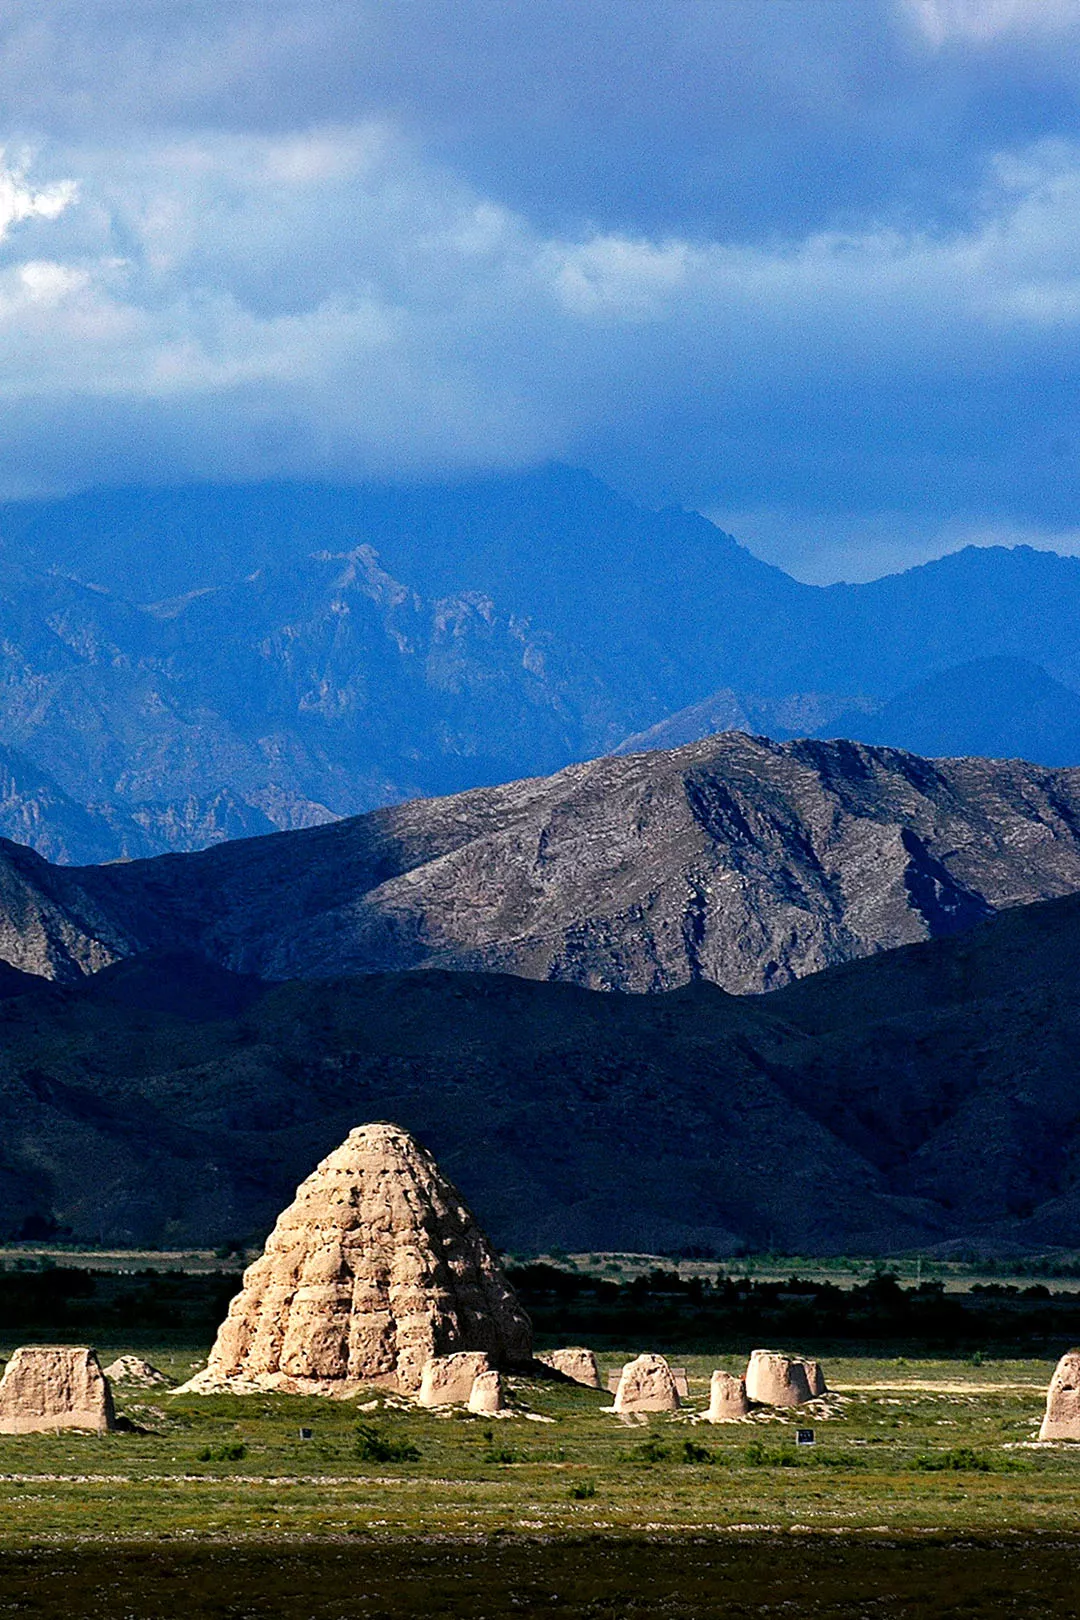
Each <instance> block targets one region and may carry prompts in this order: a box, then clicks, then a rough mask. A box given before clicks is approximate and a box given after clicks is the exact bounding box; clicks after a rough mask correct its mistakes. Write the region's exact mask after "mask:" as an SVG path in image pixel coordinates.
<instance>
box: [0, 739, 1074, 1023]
mask: <svg viewBox="0 0 1080 1620" xmlns="http://www.w3.org/2000/svg"><path fill="white" fill-rule="evenodd" d="M1076 891H1080V769H1068V770H1052V769H1049V768H1047V767H1042V766H1035V765H1026V764H1022V763H1018V762H1015V761H1013V762H1009V761H1004V762H996V763H995V762H993V761H987V760H965V759H961V760H938V761H929V760H924V759H921V758H919V757H917V756H916V755H912V754H906V753H903V752H901V751H899V750H896V749H887V748H875V747H871V746H868V745H865V744H856V743H850V742H844V741H834V742H827V741H802V742H788V743H771V742H768V741H767V740H766V739H764V738H760V737H750V736H746V735H744V734H742V733H739V732H727V733H724V734H722V735H721V736H718V737H712V738H708V739H706V740H705V741H704V742H700V743H692V744H689V745H688V746H686V747H684V748H681V749H675V750H673V751H671V752H668V753H647V754H632V755H627V756H625V757H619V758H613V757H609V758H604V759H599V760H595V761H592V762H590V763H586V764H583V765H574V766H570V767H568V768H567V769H566V770H564V771H562V772H559V773H557V774H556V775H554V776H551V777H533V778H527V779H525V780H524V781H519V782H512V783H509V784H508V785H506V786H503V787H497V788H480V789H474V790H472V791H471V792H468V793H463V794H458V795H453V796H450V797H448V798H443V799H427V800H424V799H420V800H414V801H411V802H410V803H407V804H404V805H395V806H390V807H388V808H386V809H383V810H376V811H371V812H369V813H368V814H367V815H364V816H358V817H353V818H349V819H346V820H342V821H338V822H333V823H329V824H327V825H325V826H320V827H313V828H308V829H303V830H299V831H294V832H284V833H278V834H275V835H273V836H272V837H267V838H255V839H241V840H238V841H235V842H231V843H225V844H219V845H216V846H214V847H213V848H210V849H207V850H203V851H200V852H195V853H191V854H183V855H166V856H160V857H158V858H156V859H153V860H145V861H131V862H121V863H113V864H109V865H103V866H89V867H76V868H72V867H64V866H55V865H50V864H49V863H47V862H46V861H44V860H43V859H42V858H41V857H40V856H38V855H36V854H34V853H33V852H32V851H30V850H27V849H25V848H22V847H20V846H17V845H14V844H7V845H3V846H2V847H0V960H4V961H6V962H8V963H9V964H10V966H12V967H14V968H17V969H19V970H22V971H25V972H30V973H35V974H39V975H42V976H44V977H48V978H54V979H58V980H74V979H77V978H78V977H79V976H81V975H82V974H85V973H90V972H96V971H98V970H100V969H101V968H102V967H105V966H107V965H109V964H110V963H113V962H116V961H119V960H122V959H124V958H127V957H130V956H135V955H139V954H142V953H145V952H148V951H150V952H161V951H172V950H182V951H185V952H189V953H193V954H196V955H198V956H200V957H202V958H204V959H206V960H208V961H211V962H214V963H217V964H218V965H220V966H221V967H224V968H228V969H230V970H232V971H233V972H237V973H243V974H251V975H255V976H257V977H259V978H262V979H278V980H281V979H291V978H300V979H312V978H333V977H336V976H339V975H341V974H358V973H374V972H397V971H400V970H402V969H413V968H452V969H455V970H458V971H473V972H510V973H515V974H518V975H521V976H523V977H525V978H531V979H541V980H558V981H563V982H570V983H575V984H578V985H582V986H588V987H590V988H594V989H601V990H623V991H637V992H655V991H663V990H670V989H673V988H675V987H677V986H679V985H683V984H687V983H691V982H694V981H698V980H705V981H708V982H711V983H713V984H716V985H719V986H721V987H722V988H724V989H725V990H728V991H731V992H735V993H745V992H755V991H761V990H766V989H773V988H776V987H778V986H780V985H782V984H785V983H787V982H788V981H790V980H791V979H793V978H799V977H802V976H804V975H805V974H808V973H813V972H816V971H818V970H820V969H822V968H825V967H829V966H832V965H834V964H837V963H840V962H845V961H848V960H850V959H852V958H856V957H860V956H866V955H871V954H873V953H875V952H877V951H881V950H884V949H888V948H889V947H892V946H896V945H903V944H907V943H911V942H914V941H917V940H922V939H929V938H935V937H940V936H944V935H948V934H952V933H958V932H962V931H963V930H964V929H967V928H970V927H972V926H973V925H974V924H976V923H978V922H980V921H981V920H983V919H984V918H986V917H989V916H990V915H991V914H993V913H994V912H996V911H1000V910H1002V909H1005V908H1009V907H1014V906H1021V905H1026V904H1030V903H1032V902H1035V901H1039V900H1043V899H1049V898H1052V897H1055V896H1059V895H1064V894H1069V893H1073V892H1076Z"/></svg>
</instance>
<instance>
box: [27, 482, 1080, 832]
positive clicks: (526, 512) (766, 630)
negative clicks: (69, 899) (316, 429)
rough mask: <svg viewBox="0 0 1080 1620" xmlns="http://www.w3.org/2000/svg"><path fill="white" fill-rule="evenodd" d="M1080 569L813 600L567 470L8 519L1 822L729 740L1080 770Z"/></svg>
mask: <svg viewBox="0 0 1080 1620" xmlns="http://www.w3.org/2000/svg"><path fill="white" fill-rule="evenodd" d="M1078 626H1080V560H1078V559H1075V558H1070V557H1058V556H1055V555H1053V554H1051V553H1045V552H1037V551H1033V550H1031V549H1029V548H1024V547H1017V548H1015V549H1012V550H1006V549H1002V548H981V549H980V548H973V547H972V548H968V549H967V550H965V551H962V552H959V553H956V554H955V555H952V556H948V557H944V558H942V559H940V560H939V561H938V562H935V563H930V564H927V565H925V566H923V567H920V568H915V569H911V570H909V571H907V572H906V573H904V574H899V575H895V576H891V577H889V578H886V579H882V580H877V581H874V582H872V583H870V584H866V585H833V586H828V587H816V586H810V585H805V584H801V583H800V582H798V581H796V580H794V579H792V578H790V577H789V576H787V575H786V574H784V573H783V572H782V571H781V570H779V569H777V568H774V567H771V566H770V565H768V564H766V563H764V562H761V561H760V560H759V559H757V558H755V557H753V556H752V555H751V554H750V552H748V551H747V550H745V548H743V547H742V546H740V545H739V544H738V543H737V542H736V541H735V540H734V539H733V538H732V537H731V536H730V535H726V534H724V533H723V532H722V531H721V530H719V529H718V528H716V527H715V526H714V525H713V524H711V523H709V522H708V521H707V520H706V519H705V518H703V517H701V516H700V515H698V514H696V513H689V512H682V511H675V510H671V511H663V512H651V511H647V510H645V509H644V508H641V507H639V506H635V505H634V504H633V503H631V502H630V501H627V500H625V499H623V498H622V497H620V496H618V495H616V494H615V493H613V492H612V491H611V490H609V489H607V488H606V487H605V486H604V485H602V484H600V483H599V482H597V481H596V480H595V479H592V478H591V477H589V475H587V474H585V473H581V472H575V471H573V470H570V469H566V468H558V467H555V468H548V469H545V470H542V471H539V472H535V473H530V474H525V475H521V476H518V477H506V478H499V479H486V480H478V481H474V482H471V483H461V484H457V485H452V486H435V485H432V486H415V487H406V488H399V489H394V488H386V487H380V486H360V487H356V488H335V487H333V486H328V485H299V484H269V485H252V486H236V487H228V488H219V487H210V486H195V487H191V488H187V489H170V490H119V491H109V490H104V491H91V492H89V493H86V494H82V495H77V496H72V497H69V498H65V499H63V500H48V501H23V502H9V503H6V504H3V505H0V649H2V653H3V657H2V659H0V832H2V833H4V834H5V835H7V836H8V837H10V838H12V839H14V840H16V841H18V842H23V843H26V844H28V845H30V846H31V847H33V848H34V849H36V850H38V851H39V852H40V853H42V854H44V855H46V856H48V857H49V858H50V859H53V860H58V861H62V862H67V863H86V862H98V861H107V860H115V859H117V858H133V857H142V856H147V855H152V854H155V853H159V852H162V851H166V850H191V849H197V848H200V847H203V846H204V845H207V844H211V843H214V842H217V841H220V840H223V839H228V838H235V837H239V836H245V835H249V834H257V833H264V832H268V831H270V830H272V829H275V828H277V829H291V828H297V827H305V826H312V825H318V824H321V823H326V822H329V821H330V820H332V819H334V818H335V817H339V816H349V815H353V814H357V813H360V812H363V811H366V810H369V809H373V808H375V807H377V806H379V805H386V804H392V803H396V802H400V801H402V800H405V799H409V798H413V797H416V796H429V795H432V794H448V793H456V792H459V791H461V790H464V789H468V788H472V787H482V786H492V785H494V784H496V783H500V782H506V781H509V780H512V779H514V778H517V777H521V776H525V775H534V774H549V773H551V772H554V771H557V770H559V769H560V768H561V767H563V766H565V765H568V764H572V763H575V762H579V761H583V760H587V759H590V758H593V757H596V756H599V755H604V754H608V753H611V752H614V751H616V750H620V749H621V750H622V751H628V750H632V749H640V748H645V749H648V748H653V747H668V746H672V745H673V744H675V743H681V742H688V741H692V740H694V739H696V738H698V737H701V736H704V735H705V734H707V733H708V732H713V731H716V730H720V729H728V728H731V727H737V728H739V729H743V730H747V731H753V732H761V733H764V734H766V735H768V736H770V737H772V738H774V739H775V740H785V739H790V738H792V737H796V736H806V735H821V736H827V735H838V734H842V735H845V736H849V737H854V738H858V739H861V740H865V741H869V742H877V743H888V744H892V745H895V746H901V747H907V748H911V749H913V750H914V751H916V752H919V751H922V752H926V753H933V754H937V753H941V754H945V755H970V754H977V753H983V754H991V755H994V756H1002V757H1004V756H1009V757H1012V756H1019V757H1027V758H1029V759H1033V760H1034V761H1036V762H1037V763H1040V764H1049V765H1065V764H1073V763H1077V762H1080V742H1078V738H1080V726H1078V717H1077V705H1078V704H1080V697H1078V696H1077V692H1078V691H1080V629H1078Z"/></svg>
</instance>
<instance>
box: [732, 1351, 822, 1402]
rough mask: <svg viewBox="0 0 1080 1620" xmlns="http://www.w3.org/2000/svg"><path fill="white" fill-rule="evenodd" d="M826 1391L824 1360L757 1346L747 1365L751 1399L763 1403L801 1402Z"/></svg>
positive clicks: (748, 1396)
mask: <svg viewBox="0 0 1080 1620" xmlns="http://www.w3.org/2000/svg"><path fill="white" fill-rule="evenodd" d="M824 1394H826V1384H825V1374H824V1373H823V1371H822V1369H821V1363H820V1362H818V1361H814V1360H812V1359H811V1358H809V1357H807V1356H792V1355H787V1354H786V1353H785V1352H784V1351H782V1350H753V1351H751V1353H750V1360H749V1362H748V1363H747V1368H746V1395H747V1399H748V1400H751V1401H756V1402H757V1403H758V1404H759V1405H761V1406H801V1405H802V1404H803V1402H804V1401H813V1400H816V1399H817V1398H818V1396H819V1395H824Z"/></svg>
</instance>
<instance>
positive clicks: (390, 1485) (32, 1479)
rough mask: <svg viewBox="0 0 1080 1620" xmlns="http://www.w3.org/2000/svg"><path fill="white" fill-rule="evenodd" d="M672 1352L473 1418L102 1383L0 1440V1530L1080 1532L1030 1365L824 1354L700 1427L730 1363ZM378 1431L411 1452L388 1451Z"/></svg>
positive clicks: (382, 1403)
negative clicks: (724, 1419) (622, 1379)
mask: <svg viewBox="0 0 1080 1620" xmlns="http://www.w3.org/2000/svg"><path fill="white" fill-rule="evenodd" d="M150 1359H151V1360H154V1361H156V1363H157V1364H158V1365H160V1366H161V1367H162V1368H163V1369H164V1370H165V1371H167V1372H169V1373H170V1374H171V1375H172V1376H174V1377H181V1376H186V1374H187V1373H188V1372H189V1371H190V1368H191V1364H192V1362H193V1361H194V1360H195V1359H196V1358H194V1357H193V1356H192V1355H191V1354H190V1352H185V1353H177V1352H175V1351H173V1352H170V1351H169V1350H168V1348H167V1347H160V1348H159V1349H158V1350H157V1351H154V1350H151V1352H150ZM621 1359H622V1358H621V1357H619V1356H617V1355H611V1356H607V1357H605V1358H604V1365H605V1367H615V1366H617V1365H618V1364H620V1362H621ZM687 1365H688V1371H689V1375H690V1390H691V1393H690V1398H689V1400H688V1401H687V1402H686V1403H685V1404H684V1408H683V1410H681V1411H680V1412H678V1413H675V1414H671V1415H660V1416H654V1417H651V1418H649V1419H648V1420H646V1421H636V1422H627V1421H624V1420H621V1419H619V1418H618V1417H616V1416H615V1415H614V1414H613V1413H611V1412H610V1411H604V1410H603V1408H604V1407H606V1406H610V1404H611V1397H610V1396H609V1395H607V1394H606V1393H603V1392H595V1391H589V1390H585V1389H579V1388H577V1387H573V1386H567V1385H560V1384H555V1383H549V1382H541V1381H532V1380H524V1379H514V1380H512V1381H511V1387H512V1391H513V1402H514V1405H513V1408H512V1415H511V1416H508V1417H500V1418H487V1419H485V1418H480V1417H471V1416H467V1415H465V1414H463V1413H462V1412H460V1411H456V1410H453V1411H444V1412H442V1413H434V1412H428V1411H422V1410H418V1409H408V1408H407V1403H404V1402H402V1401H401V1400H400V1399H398V1398H396V1397H388V1396H386V1395H384V1394H380V1393H377V1392H375V1391H372V1393H371V1394H370V1396H369V1397H368V1398H367V1399H366V1400H359V1401H348V1402H338V1401H330V1400H320V1399H311V1398H308V1399H301V1398H296V1397H288V1396H279V1395H273V1396H271V1395H266V1396H171V1395H169V1394H167V1393H160V1392H158V1391H143V1390H128V1389H125V1388H124V1387H123V1386H121V1387H120V1388H119V1389H118V1391H117V1404H118V1410H119V1412H120V1413H121V1414H122V1415H123V1416H124V1417H126V1418H127V1419H128V1420H129V1421H130V1422H131V1423H132V1424H133V1425H134V1426H135V1427H136V1428H137V1429H139V1430H142V1431H145V1432H136V1433H128V1432H122V1433H117V1434H112V1435H108V1436H104V1437H97V1436H90V1435H77V1434H66V1435H56V1436H0V1545H4V1546H8V1547H27V1546H31V1545H42V1544H48V1545H56V1544H58V1543H62V1542H64V1541H66V1540H81V1539H85V1538H87V1537H96V1538H100V1537H104V1538H109V1539H116V1540H123V1541H131V1540H133V1539H138V1538H148V1539H153V1540H158V1539H161V1538H169V1539H178V1540H187V1539H199V1538H206V1537H210V1538H221V1539H227V1540H230V1541H241V1540H245V1539H249V1538H260V1537H267V1536H275V1537H276V1536H293V1537H308V1536H317V1537H321V1536H328V1537H350V1536H357V1535H361V1536H365V1537H375V1538H377V1539H385V1540H389V1539H393V1538H395V1537H415V1536H423V1535H451V1536H461V1535H478V1534H481V1535H492V1534H503V1533H507V1532H510V1533H514V1532H519V1533H542V1534H544V1535H581V1534H603V1535H609V1536H625V1535H638V1534H642V1533H647V1534H650V1535H664V1536H676V1537H678V1536H684V1535H693V1534H701V1533H706V1534H708V1533H716V1532H721V1533H728V1534H730V1533H731V1532H732V1531H733V1530H734V1529H735V1528H737V1527H743V1528H745V1529H747V1530H761V1529H763V1528H766V1527H770V1528H776V1529H779V1530H783V1531H785V1532H795V1533H798V1534H805V1533H808V1532H815V1531H816V1532H835V1531H837V1530H846V1531H862V1532H867V1531H873V1532H875V1533H881V1532H886V1531H887V1532H889V1533H905V1534H906V1533H915V1532H918V1533H920V1534H927V1533H931V1532H943V1533H954V1532H960V1531H963V1532H973V1533H982V1534H998V1533H1002V1532H1009V1533H1012V1532H1018V1531H1023V1532H1028V1531H1040V1532H1051V1531H1052V1532H1055V1533H1070V1532H1072V1531H1080V1444H1078V1445H1075V1446H1070V1445H1057V1446H1044V1447H1036V1446H1033V1445H1032V1444H1031V1442H1032V1440H1033V1439H1034V1436H1035V1432H1036V1430H1037V1427H1038V1421H1039V1417H1040V1415H1041V1410H1042V1405H1043V1391H1044V1390H1045V1386H1046V1383H1047V1380H1048V1378H1049V1375H1050V1372H1051V1370H1052V1363H1051V1362H1050V1361H1033V1360H1025V1361H991V1362H988V1363H984V1364H983V1365H981V1366H972V1365H971V1364H970V1363H968V1362H959V1361H928V1360H912V1359H904V1360H898V1359H895V1358H893V1359H890V1360H881V1359H871V1358H848V1359H846V1360H837V1361H833V1362H831V1363H830V1364H829V1365H828V1367H827V1373H828V1377H829V1383H830V1388H831V1389H832V1390H833V1391H835V1393H834V1394H832V1395H830V1397H829V1398H828V1399H827V1400H826V1402H825V1403H824V1409H817V1410H816V1411H814V1413H813V1415H810V1413H809V1412H808V1409H805V1408H803V1409H800V1411H799V1413H798V1415H797V1416H796V1414H794V1413H789V1414H784V1415H783V1416H782V1417H781V1416H771V1415H770V1416H764V1415H762V1416H757V1417H755V1418H752V1419H751V1420H748V1421H746V1422H741V1423H735V1424H724V1425H717V1426H713V1425H709V1424H708V1423H705V1422H703V1421H700V1414H701V1412H702V1411H703V1409H704V1407H705V1406H706V1404H707V1389H708V1374H709V1372H710V1371H711V1368H712V1366H713V1365H721V1366H727V1367H729V1368H731V1369H732V1370H734V1369H736V1368H738V1367H739V1365H740V1363H739V1361H737V1360H736V1359H735V1358H733V1357H726V1358H725V1357H717V1358H709V1359H705V1358H700V1357H697V1358H689V1359H688V1362H687ZM797 1423H798V1424H806V1423H810V1424H812V1426H813V1427H814V1429H815V1433H816V1444H815V1445H814V1446H813V1447H812V1448H809V1447H808V1448H799V1449H797V1448H796V1446H795V1428H796V1424H797ZM301 1428H310V1429H311V1431H312V1438H311V1439H301V1438H300V1430H301ZM373 1437H374V1438H373ZM398 1448H404V1450H405V1451H408V1450H409V1449H411V1450H412V1451H414V1452H416V1453H418V1455H416V1456H414V1457H409V1458H408V1459H407V1460H400V1461H399V1460H394V1457H393V1453H394V1452H395V1451H396V1450H397V1449H398ZM387 1452H388V1453H389V1454H390V1456H389V1460H386V1458H385V1456H384V1454H385V1453H387Z"/></svg>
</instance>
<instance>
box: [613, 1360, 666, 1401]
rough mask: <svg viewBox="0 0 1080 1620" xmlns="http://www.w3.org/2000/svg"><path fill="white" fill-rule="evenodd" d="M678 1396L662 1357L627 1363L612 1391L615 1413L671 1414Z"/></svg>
mask: <svg viewBox="0 0 1080 1620" xmlns="http://www.w3.org/2000/svg"><path fill="white" fill-rule="evenodd" d="M678 1406H679V1392H678V1390H677V1389H676V1388H675V1380H674V1378H673V1377H672V1376H671V1368H670V1367H669V1366H668V1364H667V1362H666V1360H665V1359H664V1357H663V1356H653V1355H643V1356H638V1357H637V1359H636V1360H635V1361H628V1362H627V1363H626V1365H625V1367H624V1368H623V1370H622V1375H621V1377H620V1379H619V1387H618V1389H617V1390H616V1391H615V1410H616V1412H674V1411H676V1410H677V1409H678Z"/></svg>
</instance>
